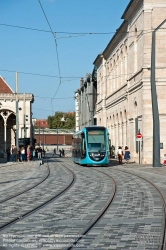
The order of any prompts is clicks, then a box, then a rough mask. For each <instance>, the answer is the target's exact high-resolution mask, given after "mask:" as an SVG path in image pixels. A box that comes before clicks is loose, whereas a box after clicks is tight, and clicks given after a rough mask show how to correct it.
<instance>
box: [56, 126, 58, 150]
mask: <svg viewBox="0 0 166 250" xmlns="http://www.w3.org/2000/svg"><path fill="white" fill-rule="evenodd" d="M56 133H57V134H56V144H57V153H58V127H56Z"/></svg>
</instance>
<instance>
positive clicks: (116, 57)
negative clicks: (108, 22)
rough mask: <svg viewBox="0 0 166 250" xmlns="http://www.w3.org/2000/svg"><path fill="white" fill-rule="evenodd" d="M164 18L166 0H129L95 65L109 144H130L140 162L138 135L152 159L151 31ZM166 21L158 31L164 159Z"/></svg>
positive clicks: (146, 159)
mask: <svg viewBox="0 0 166 250" xmlns="http://www.w3.org/2000/svg"><path fill="white" fill-rule="evenodd" d="M165 18H166V1H165V0H131V1H130V2H129V4H128V6H127V7H126V9H125V11H124V13H123V15H122V19H123V23H122V24H121V26H120V27H119V28H118V29H117V31H116V33H115V35H114V36H113V37H112V39H111V41H110V42H109V43H108V45H107V47H106V48H105V49H104V51H103V52H102V53H101V54H99V55H98V56H97V57H96V59H95V61H94V65H95V66H96V67H97V93H98V96H97V104H96V113H95V116H94V117H95V118H96V119H97V125H104V126H106V127H107V128H108V129H109V133H110V139H111V144H112V145H114V146H115V148H116V150H117V148H118V146H119V145H120V146H123V147H124V146H125V145H128V146H129V149H130V151H131V157H132V159H133V160H135V161H136V162H138V161H139V154H138V142H136V133H137V132H138V131H139V130H140V132H141V134H142V135H143V141H142V143H141V149H140V159H141V162H142V163H147V164H148V163H150V164H151V163H152V158H153V157H152V155H153V118H152V101H151V47H152V32H153V31H154V29H156V28H157V27H158V26H159V25H160V24H161V23H162V22H163V21H164V20H165ZM165 30H166V23H164V24H163V25H162V27H160V28H159V29H158V30H157V32H156V38H155V45H156V51H155V53H156V58H155V64H156V69H155V72H156V89H157V99H158V109H159V120H160V142H161V143H163V149H161V151H160V153H161V159H160V160H161V161H162V157H163V155H164V153H166V128H165V127H166V108H165V100H166V32H165Z"/></svg>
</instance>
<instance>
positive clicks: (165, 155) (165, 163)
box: [163, 154, 166, 165]
mask: <svg viewBox="0 0 166 250" xmlns="http://www.w3.org/2000/svg"><path fill="white" fill-rule="evenodd" d="M163 164H164V165H166V154H164V162H163Z"/></svg>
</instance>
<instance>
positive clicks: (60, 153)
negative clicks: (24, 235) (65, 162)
mask: <svg viewBox="0 0 166 250" xmlns="http://www.w3.org/2000/svg"><path fill="white" fill-rule="evenodd" d="M59 157H62V150H61V149H59Z"/></svg>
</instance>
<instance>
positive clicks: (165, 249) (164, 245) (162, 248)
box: [61, 169, 166, 250]
mask: <svg viewBox="0 0 166 250" xmlns="http://www.w3.org/2000/svg"><path fill="white" fill-rule="evenodd" d="M95 170H96V169H95ZM112 170H113V169H112ZM113 171H121V172H123V173H126V174H129V175H131V176H132V175H133V176H135V177H138V178H141V179H143V180H144V181H146V182H148V183H149V184H150V185H152V186H153V188H154V189H155V190H156V191H157V193H158V194H159V196H160V199H161V200H162V204H163V211H164V214H163V221H164V223H163V226H162V241H160V243H159V247H158V248H156V249H158V250H166V242H165V234H166V233H165V232H166V231H165V222H166V219H165V218H166V213H165V210H166V203H165V197H164V195H163V194H162V192H161V190H160V189H159V188H158V187H157V186H156V185H155V184H153V183H152V182H151V181H149V180H148V179H146V178H143V177H141V176H139V175H136V174H132V173H131V172H127V171H122V170H117V169H116V170H113ZM100 172H102V171H100ZM102 173H104V174H106V173H105V172H102ZM108 176H110V174H108ZM110 177H111V176H110ZM111 203H112V202H110V205H111ZM110 205H109V206H110ZM109 206H108V207H109ZM106 211H107V209H105V211H104V212H103V213H102V214H101V215H99V218H97V216H96V218H95V217H94V219H93V220H91V222H90V223H89V224H88V225H87V226H86V227H85V228H84V229H83V230H81V231H80V232H79V233H78V237H76V238H75V239H74V240H73V241H71V243H70V244H69V243H68V246H67V247H65V248H61V250H62V249H63V250H69V249H79V248H80V247H83V245H82V243H83V242H84V240H85V238H84V237H85V236H86V235H87V234H88V233H89V232H90V230H91V229H93V227H95V224H97V222H98V221H99V220H100V219H101V218H102V216H104V214H105V213H106ZM95 219H96V221H95ZM92 221H93V222H92ZM141 237H143V238H141ZM141 237H140V239H139V235H138V240H140V241H141V240H144V241H146V240H149V239H148V238H146V237H147V235H146V234H145V235H143V234H141ZM158 237H159V238H160V236H158ZM83 244H84V243H83ZM88 249H89V248H88ZM145 249H146V248H145ZM148 249H149V248H148Z"/></svg>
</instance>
